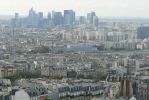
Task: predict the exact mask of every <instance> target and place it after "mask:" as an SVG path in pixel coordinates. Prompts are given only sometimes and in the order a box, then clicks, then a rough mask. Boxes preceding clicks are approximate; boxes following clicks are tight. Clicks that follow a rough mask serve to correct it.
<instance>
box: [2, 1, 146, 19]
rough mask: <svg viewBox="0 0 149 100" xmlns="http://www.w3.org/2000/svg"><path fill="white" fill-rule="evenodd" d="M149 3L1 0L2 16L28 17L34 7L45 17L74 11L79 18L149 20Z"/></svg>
mask: <svg viewBox="0 0 149 100" xmlns="http://www.w3.org/2000/svg"><path fill="white" fill-rule="evenodd" d="M148 3H149V1H148V0H138V1H136V0H111V1H109V0H104V1H103V0H98V1H97V0H92V1H91V0H82V1H80V0H63V1H59V0H44V1H41V0H22V1H20V0H13V2H12V1H10V0H5V1H4V0H3V1H2V0H1V4H0V6H1V9H0V15H13V14H14V13H15V12H18V13H20V15H22V16H26V15H28V10H29V9H30V8H32V7H33V8H34V9H35V10H36V11H43V13H44V16H46V14H47V13H48V12H51V11H52V10H55V11H61V12H62V11H63V10H65V9H72V10H74V11H76V15H78V16H81V15H86V13H87V12H90V11H95V12H96V14H97V16H112V17H138V18H149V14H148V13H147V10H146V9H149V7H148V5H147V4H148Z"/></svg>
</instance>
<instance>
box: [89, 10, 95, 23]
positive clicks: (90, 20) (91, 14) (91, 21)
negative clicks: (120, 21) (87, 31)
mask: <svg viewBox="0 0 149 100" xmlns="http://www.w3.org/2000/svg"><path fill="white" fill-rule="evenodd" d="M94 16H96V13H95V12H90V13H87V22H88V24H93V17H94Z"/></svg>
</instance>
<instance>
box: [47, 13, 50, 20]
mask: <svg viewBox="0 0 149 100" xmlns="http://www.w3.org/2000/svg"><path fill="white" fill-rule="evenodd" d="M47 18H48V20H51V13H50V12H49V13H48V16H47Z"/></svg>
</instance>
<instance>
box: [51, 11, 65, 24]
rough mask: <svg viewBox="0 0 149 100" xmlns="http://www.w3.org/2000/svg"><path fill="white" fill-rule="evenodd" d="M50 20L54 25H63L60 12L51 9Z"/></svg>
mask: <svg viewBox="0 0 149 100" xmlns="http://www.w3.org/2000/svg"><path fill="white" fill-rule="evenodd" d="M52 21H53V23H54V25H55V26H57V25H63V16H62V13H61V12H55V11H52Z"/></svg>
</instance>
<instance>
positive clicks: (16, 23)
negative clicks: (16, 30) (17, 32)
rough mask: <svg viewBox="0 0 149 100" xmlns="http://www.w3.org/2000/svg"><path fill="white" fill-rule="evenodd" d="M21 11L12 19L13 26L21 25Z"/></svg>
mask: <svg viewBox="0 0 149 100" xmlns="http://www.w3.org/2000/svg"><path fill="white" fill-rule="evenodd" d="M20 24H21V23H20V20H19V13H15V17H14V18H13V19H12V20H11V26H12V27H20Z"/></svg>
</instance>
